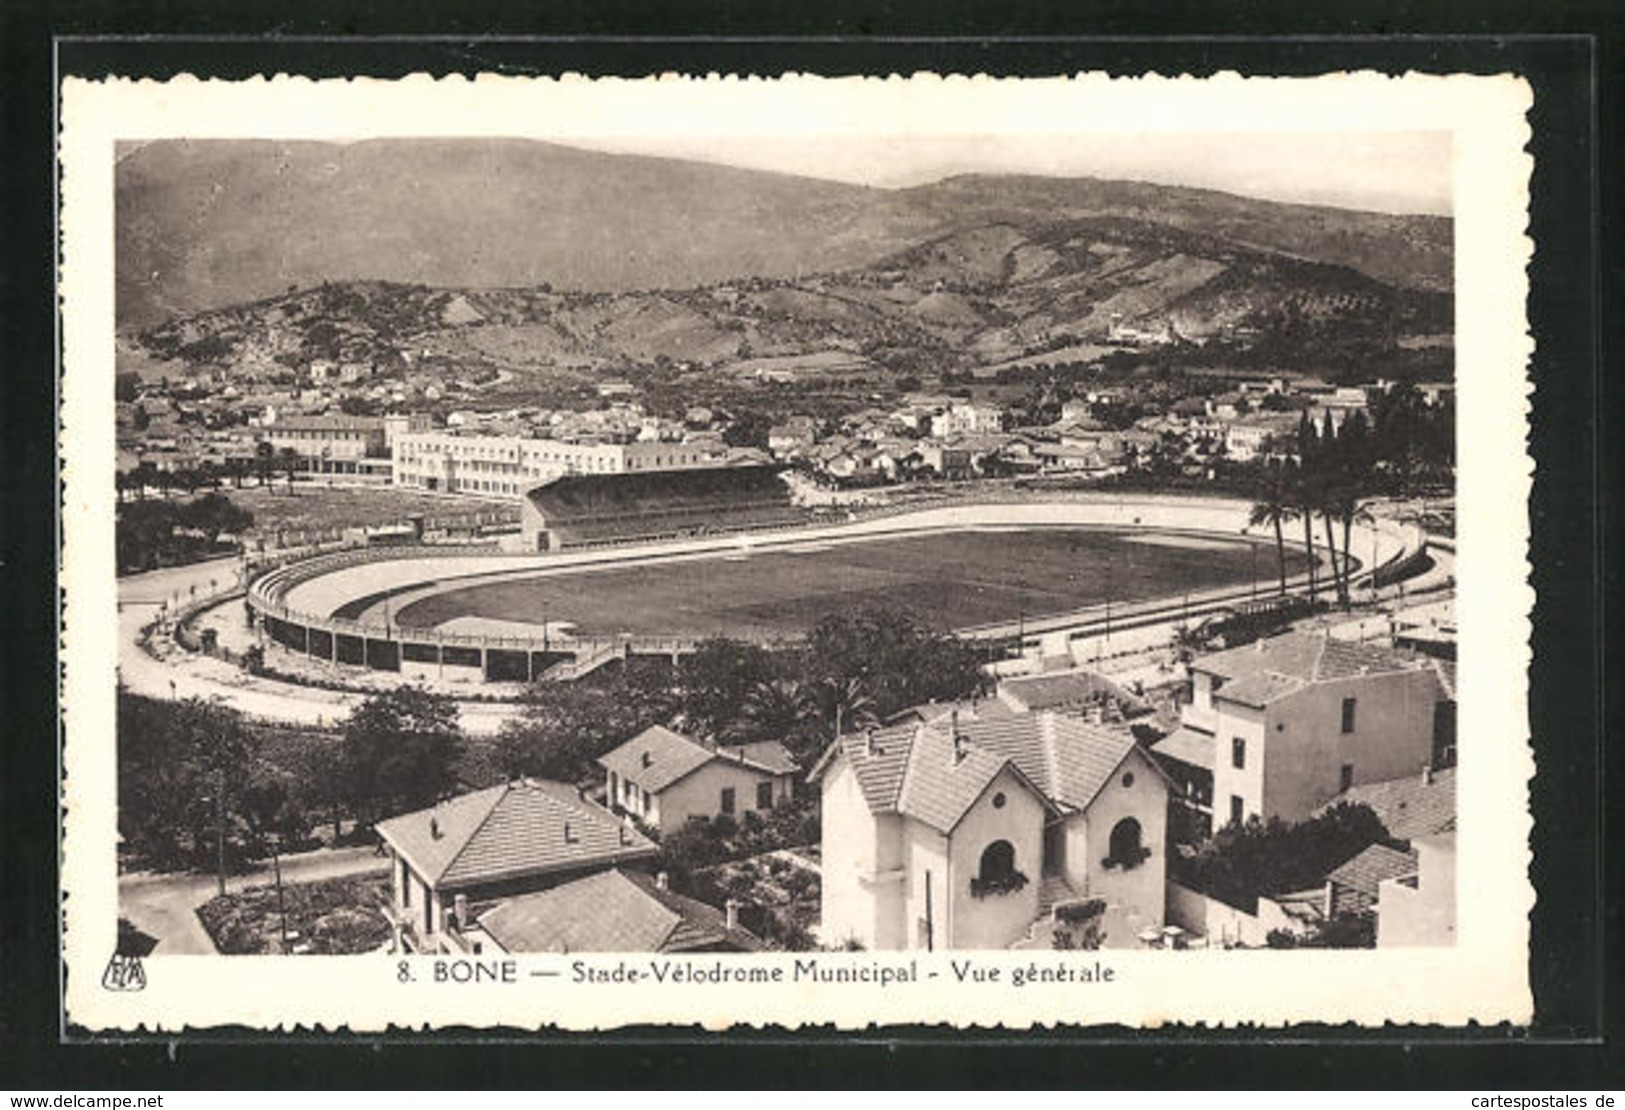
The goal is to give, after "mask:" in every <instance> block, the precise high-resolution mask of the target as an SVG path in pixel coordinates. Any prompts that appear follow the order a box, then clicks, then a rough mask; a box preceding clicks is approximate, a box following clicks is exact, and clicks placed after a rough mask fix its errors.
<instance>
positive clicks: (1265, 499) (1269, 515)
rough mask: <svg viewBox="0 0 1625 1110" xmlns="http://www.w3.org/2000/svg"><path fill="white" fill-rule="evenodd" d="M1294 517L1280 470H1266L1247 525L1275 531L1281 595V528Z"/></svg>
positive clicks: (1283, 581)
mask: <svg viewBox="0 0 1625 1110" xmlns="http://www.w3.org/2000/svg"><path fill="white" fill-rule="evenodd" d="M1296 516H1297V510H1296V509H1294V508H1293V507H1292V502H1291V499H1290V494H1289V491H1288V489H1287V485H1286V482H1285V481H1284V480H1283V478H1282V476H1281V472H1280V469H1279V468H1277V467H1273V466H1272V467H1269V468H1267V469H1266V470H1265V473H1264V480H1263V482H1262V484H1261V485H1260V487H1259V490H1258V500H1257V501H1254V502H1253V511H1252V514H1251V515H1250V516H1249V517H1248V518H1247V523H1249V524H1252V525H1254V526H1257V525H1259V524H1268V525H1269V526H1270V527H1272V528H1273V529H1274V530H1275V565H1276V569H1277V571H1278V572H1279V574H1280V579H1281V588H1280V593H1281V594H1282V595H1285V593H1286V538H1285V536H1284V535H1283V532H1282V526H1283V525H1284V524H1286V523H1287V522H1289V521H1291V520H1292V519H1293V518H1294V517H1296Z"/></svg>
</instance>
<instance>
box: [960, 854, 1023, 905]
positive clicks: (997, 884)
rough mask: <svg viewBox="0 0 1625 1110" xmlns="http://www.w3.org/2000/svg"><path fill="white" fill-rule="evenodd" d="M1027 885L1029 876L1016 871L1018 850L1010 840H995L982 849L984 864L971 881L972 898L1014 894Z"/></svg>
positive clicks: (982, 863)
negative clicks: (1012, 845)
mask: <svg viewBox="0 0 1625 1110" xmlns="http://www.w3.org/2000/svg"><path fill="white" fill-rule="evenodd" d="M1026 885H1027V876H1026V875H1023V874H1022V873H1021V872H1020V871H1017V870H1016V850H1015V848H1013V847H1011V845H1010V842H1009V841H1008V840H995V841H994V842H993V843H992V844H989V845H988V846H987V847H986V848H984V849H982V862H981V865H980V868H979V869H978V870H977V873H976V876H975V877H974V878H973V879H971V881H970V893H971V897H972V898H986V897H987V896H988V895H990V894H1013V893H1015V892H1016V891H1018V890H1020V889H1021V888H1022V887H1024V886H1026Z"/></svg>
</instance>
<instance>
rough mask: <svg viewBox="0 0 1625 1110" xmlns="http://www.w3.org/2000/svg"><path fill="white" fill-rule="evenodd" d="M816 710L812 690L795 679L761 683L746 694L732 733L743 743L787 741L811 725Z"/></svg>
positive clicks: (772, 680) (776, 679)
mask: <svg viewBox="0 0 1625 1110" xmlns="http://www.w3.org/2000/svg"><path fill="white" fill-rule="evenodd" d="M813 708H814V707H813V705H812V704H811V699H810V698H809V697H808V691H807V690H805V689H804V688H803V687H802V685H801V684H800V683H799V682H796V681H795V680H794V679H790V678H773V679H769V680H767V681H766V682H758V683H757V684H756V685H755V686H753V687H751V689H750V692H749V693H747V694H746V695H745V701H744V704H743V705H741V706H740V713H739V720H738V721H736V722H735V723H734V724H733V726H732V727H731V728H730V730H729V731H731V732H733V733H735V734H736V736H735V738H736V739H741V740H764V739H770V740H780V741H782V740H786V739H788V738H790V737H791V736H793V735H794V734H795V733H796V732H797V731H798V730H799V728H800V727H801V726H802V725H803V724H805V723H806V722H807V720H808V719H809V717H811V716H812V714H813Z"/></svg>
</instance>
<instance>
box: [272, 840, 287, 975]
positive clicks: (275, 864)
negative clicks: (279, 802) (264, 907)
mask: <svg viewBox="0 0 1625 1110" xmlns="http://www.w3.org/2000/svg"><path fill="white" fill-rule="evenodd" d="M269 839H270V841H271V869H272V872H273V873H274V874H275V875H276V910H277V917H278V919H279V921H280V922H281V926H280V932H281V934H282V954H283V955H284V956H286V955H287V954H288V903H287V902H286V901H285V900H284V898H283V895H282V855H281V853H280V852H278V851H277V843H278V841H280V840H281V839H282V834H281V833H277V832H273V833H271V835H270V838H269Z"/></svg>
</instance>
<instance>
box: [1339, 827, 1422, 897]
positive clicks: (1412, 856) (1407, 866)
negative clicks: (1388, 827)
mask: <svg viewBox="0 0 1625 1110" xmlns="http://www.w3.org/2000/svg"><path fill="white" fill-rule="evenodd" d="M1415 870H1416V853H1415V852H1414V851H1405V852H1401V851H1399V850H1398V849H1396V848H1390V847H1388V846H1387V845H1386V844H1373V845H1371V846H1370V847H1369V848H1367V849H1366V850H1365V851H1363V852H1361V853H1360V854H1359V855H1357V856H1355V857H1354V858H1353V859H1351V860H1349V861H1348V862H1347V863H1345V864H1343V865H1342V866H1341V867H1338V868H1336V869H1335V870H1333V871H1332V872H1331V874H1329V875H1327V876H1326V880H1327V881H1328V882H1330V883H1331V884H1332V912H1333V913H1334V914H1338V913H1360V912H1362V911H1364V910H1368V909H1370V908H1371V906H1372V904H1373V903H1375V902H1376V900H1377V884H1379V883H1381V882H1382V881H1383V880H1384V879H1397V878H1399V877H1400V876H1401V875H1409V874H1412V873H1413V872H1415Z"/></svg>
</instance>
